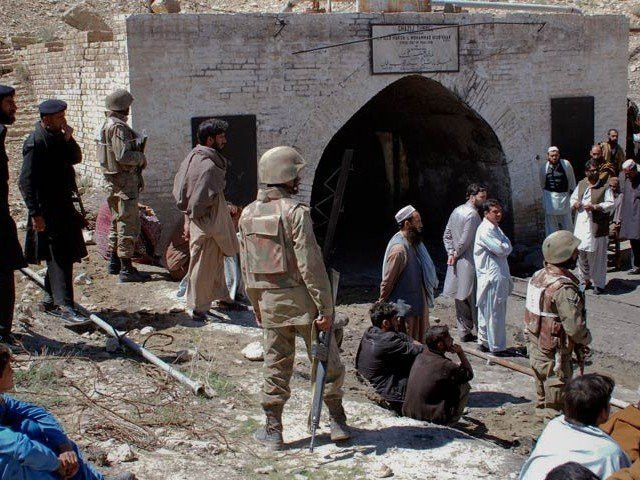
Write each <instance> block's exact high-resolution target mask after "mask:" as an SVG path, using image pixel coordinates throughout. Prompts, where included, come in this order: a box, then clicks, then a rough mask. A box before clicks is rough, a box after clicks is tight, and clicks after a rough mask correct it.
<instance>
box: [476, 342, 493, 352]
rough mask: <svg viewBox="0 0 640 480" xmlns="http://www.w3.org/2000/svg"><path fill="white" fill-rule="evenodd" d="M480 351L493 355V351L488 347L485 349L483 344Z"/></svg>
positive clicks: (479, 348) (479, 346) (479, 347)
mask: <svg viewBox="0 0 640 480" xmlns="http://www.w3.org/2000/svg"><path fill="white" fill-rule="evenodd" d="M478 350H480V351H481V352H482V353H491V350H489V348H488V347H485V346H484V344H483V343H481V344H479V345H478Z"/></svg>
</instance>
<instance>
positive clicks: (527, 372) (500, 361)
mask: <svg viewBox="0 0 640 480" xmlns="http://www.w3.org/2000/svg"><path fill="white" fill-rule="evenodd" d="M462 350H463V351H464V353H468V354H469V355H473V356H475V357H478V358H482V359H483V360H487V361H489V362H491V363H495V364H496V365H500V366H501V367H505V368H509V369H511V370H514V371H516V372H519V373H523V374H525V375H529V376H530V377H534V376H535V375H534V373H533V370H531V369H530V368H527V367H523V366H522V365H518V364H517V363H515V362H510V361H509V360H505V359H504V358H501V357H495V356H493V355H489V354H486V353H484V352H481V351H479V350H475V349H473V348H469V347H465V346H464V345H462ZM609 403H611V405H613V406H614V407H618V408H627V407H628V406H630V405H631V404H630V403H628V402H625V401H623V400H618V399H617V398H613V397H611V401H610V402H609Z"/></svg>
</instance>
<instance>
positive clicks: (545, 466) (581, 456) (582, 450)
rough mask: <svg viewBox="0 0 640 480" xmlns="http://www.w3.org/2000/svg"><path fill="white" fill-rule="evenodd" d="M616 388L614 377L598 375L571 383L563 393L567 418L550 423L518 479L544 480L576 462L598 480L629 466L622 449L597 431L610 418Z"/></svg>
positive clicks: (588, 376) (563, 416)
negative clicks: (568, 463) (554, 470)
mask: <svg viewBox="0 0 640 480" xmlns="http://www.w3.org/2000/svg"><path fill="white" fill-rule="evenodd" d="M613 387H614V382H613V380H612V379H611V378H609V377H605V376H604V375H598V374H596V373H589V374H586V375H582V376H580V377H575V378H573V379H572V380H570V381H569V382H568V383H567V386H566V387H565V392H564V415H561V416H559V417H556V418H554V419H553V420H551V421H550V422H549V423H548V424H547V426H546V427H545V429H544V431H543V432H542V435H540V438H539V439H538V443H537V444H536V448H534V449H533V452H531V456H530V457H529V458H528V459H527V461H526V462H525V464H524V465H523V467H522V471H521V472H520V477H518V478H519V480H544V478H545V477H546V475H547V474H548V473H549V472H550V471H551V470H552V469H553V468H554V467H557V466H558V465H562V464H563V463H565V462H577V463H579V464H581V465H582V466H584V467H586V468H588V469H589V470H591V471H592V472H593V473H595V474H596V475H597V476H598V477H599V478H607V477H608V476H609V475H611V474H612V473H613V472H615V471H617V470H620V469H621V468H626V467H628V466H630V465H631V462H630V461H629V458H628V457H627V455H626V454H625V453H624V452H623V451H622V449H621V448H620V446H619V445H618V444H617V443H616V442H615V441H614V440H613V439H612V438H611V437H610V436H609V435H607V434H606V433H604V432H603V431H602V430H600V429H599V428H598V425H600V424H602V423H604V422H606V421H607V419H608V418H609V409H610V406H609V401H610V400H611V393H612V392H613Z"/></svg>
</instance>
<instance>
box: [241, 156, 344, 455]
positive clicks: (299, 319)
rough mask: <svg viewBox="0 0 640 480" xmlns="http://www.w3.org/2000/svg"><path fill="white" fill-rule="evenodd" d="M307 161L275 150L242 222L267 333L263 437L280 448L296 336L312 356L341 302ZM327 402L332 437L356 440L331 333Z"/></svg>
mask: <svg viewBox="0 0 640 480" xmlns="http://www.w3.org/2000/svg"><path fill="white" fill-rule="evenodd" d="M303 167H304V160H303V159H302V157H301V156H300V154H299V153H298V152H296V151H295V150H294V149H293V148H290V147H284V146H281V147H275V148H272V149H270V150H268V151H266V152H265V153H264V155H262V157H260V161H259V162H258V178H259V181H260V183H261V184H262V185H261V188H260V189H259V190H258V198H257V200H256V201H254V202H253V203H251V204H250V205H248V206H247V207H246V208H245V209H244V211H243V212H242V215H241V217H240V224H239V228H240V266H241V269H242V276H243V278H244V282H245V286H246V290H247V296H248V297H249V300H250V301H251V305H252V306H253V309H254V312H255V315H256V321H257V322H258V324H259V325H262V328H263V329H264V366H263V371H264V384H263V387H262V408H263V409H264V412H265V415H266V417H267V418H266V424H265V426H264V427H263V428H261V429H260V430H258V431H257V432H256V434H255V439H256V440H257V441H258V442H260V443H262V444H263V445H265V446H267V447H269V448H272V449H280V448H282V446H283V440H282V410H283V407H284V404H285V403H286V401H287V400H288V399H289V396H290V394H291V391H290V389H289V381H290V380H291V375H292V374H293V362H294V358H295V338H296V335H299V336H301V337H302V338H303V339H304V342H305V346H306V348H307V354H308V355H309V358H311V343H312V341H313V337H314V335H315V328H318V329H319V330H323V331H327V330H329V328H331V325H332V323H333V315H334V313H335V312H334V305H333V296H332V293H331V284H330V282H329V276H328V275H327V271H326V269H325V265H324V261H323V259H322V253H321V251H320V247H319V246H318V244H317V242H316V238H315V235H314V233H313V224H312V222H311V215H310V213H309V207H308V206H307V205H305V204H303V203H302V202H300V201H299V200H297V199H294V198H292V197H291V196H292V195H294V194H296V193H297V192H298V184H299V182H300V178H299V174H300V171H301V170H302V168H303ZM328 357H329V359H328V368H327V377H326V386H325V390H324V401H325V403H326V405H327V407H328V409H329V414H330V416H331V440H332V441H342V440H347V439H348V438H349V437H350V434H349V431H348V427H347V425H346V416H345V413H344V409H343V408H342V395H343V392H342V384H343V382H344V374H345V369H344V365H343V364H342V362H341V360H340V353H339V349H338V346H337V344H336V340H335V335H332V336H331V345H330V348H329V353H328Z"/></svg>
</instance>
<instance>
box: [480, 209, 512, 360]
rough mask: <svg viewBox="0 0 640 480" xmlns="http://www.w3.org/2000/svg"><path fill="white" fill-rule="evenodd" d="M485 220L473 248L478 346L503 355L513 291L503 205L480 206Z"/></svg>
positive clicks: (482, 349)
mask: <svg viewBox="0 0 640 480" xmlns="http://www.w3.org/2000/svg"><path fill="white" fill-rule="evenodd" d="M482 215H483V217H484V219H483V220H482V223H480V226H479V227H478V230H477V231H476V238H475V242H474V246H473V259H474V264H475V268H476V279H477V290H476V304H477V306H478V345H479V346H480V350H481V351H483V352H489V351H490V352H492V353H493V354H497V355H502V354H503V352H504V351H505V350H506V349H507V327H506V322H507V299H508V298H509V295H510V294H511V290H513V281H512V280H511V274H510V272H509V263H508V262H507V257H508V256H509V254H510V253H511V250H512V247H511V242H510V241H509V239H508V238H507V236H506V235H505V234H504V232H503V231H502V229H501V228H500V227H499V226H498V224H499V223H500V222H501V221H502V206H501V205H500V202H498V201H497V200H495V199H489V200H487V201H486V202H484V204H483V205H482Z"/></svg>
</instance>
